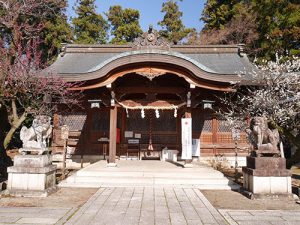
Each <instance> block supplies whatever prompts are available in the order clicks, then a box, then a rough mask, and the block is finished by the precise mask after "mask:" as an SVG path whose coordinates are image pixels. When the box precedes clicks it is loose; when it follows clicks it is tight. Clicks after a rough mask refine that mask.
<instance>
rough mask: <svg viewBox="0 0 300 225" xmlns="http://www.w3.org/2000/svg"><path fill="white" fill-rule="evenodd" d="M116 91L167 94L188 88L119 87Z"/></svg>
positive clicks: (177, 92) (183, 91) (182, 91)
mask: <svg viewBox="0 0 300 225" xmlns="http://www.w3.org/2000/svg"><path fill="white" fill-rule="evenodd" d="M114 91H115V92H116V93H122V94H124V93H125V94H127V93H157V94H167V93H174V94H179V93H185V92H186V91H187V89H186V88H181V87H119V88H116V89H115V90H114Z"/></svg>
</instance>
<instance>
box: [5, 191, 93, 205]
mask: <svg viewBox="0 0 300 225" xmlns="http://www.w3.org/2000/svg"><path fill="white" fill-rule="evenodd" d="M97 190H98V189H96V188H60V189H58V191H57V192H55V193H53V194H51V195H50V196H49V197H47V198H21V197H20V198H18V197H8V196H2V197H0V207H66V208H68V207H79V206H81V205H83V204H84V203H85V202H86V201H87V200H88V199H89V198H90V197H91V196H92V195H93V194H94V193H95V192H96V191H97Z"/></svg>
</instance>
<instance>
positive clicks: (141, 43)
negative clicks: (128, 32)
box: [132, 24, 170, 50]
mask: <svg viewBox="0 0 300 225" xmlns="http://www.w3.org/2000/svg"><path fill="white" fill-rule="evenodd" d="M145 48H146V49H148V48H155V49H164V50H169V49H170V43H169V42H167V40H165V39H164V38H163V37H161V36H160V35H159V33H158V32H157V31H156V30H154V29H153V26H152V24H150V25H149V29H148V32H144V33H143V34H142V36H141V37H138V38H136V39H135V40H134V42H133V46H132V49H133V50H138V49H145Z"/></svg>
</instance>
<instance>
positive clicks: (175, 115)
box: [174, 108, 177, 118]
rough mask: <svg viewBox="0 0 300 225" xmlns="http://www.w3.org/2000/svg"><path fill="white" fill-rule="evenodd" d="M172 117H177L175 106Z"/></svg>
mask: <svg viewBox="0 0 300 225" xmlns="http://www.w3.org/2000/svg"><path fill="white" fill-rule="evenodd" d="M174 117H175V118H176V117H177V108H175V110H174Z"/></svg>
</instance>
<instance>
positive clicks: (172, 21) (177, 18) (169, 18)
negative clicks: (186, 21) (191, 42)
mask: <svg viewBox="0 0 300 225" xmlns="http://www.w3.org/2000/svg"><path fill="white" fill-rule="evenodd" d="M161 12H162V13H165V15H164V18H163V20H162V21H160V22H158V25H160V26H162V30H161V31H160V34H161V35H162V36H163V37H165V38H167V39H168V40H169V41H171V42H173V43H174V44H177V43H178V42H180V41H181V40H182V39H183V38H185V37H187V35H188V34H189V33H191V32H192V31H193V29H189V28H186V27H185V26H184V25H183V23H182V20H181V17H182V12H181V11H179V7H178V4H177V2H176V1H172V0H168V1H167V2H164V3H163V4H162V10H161Z"/></svg>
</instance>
